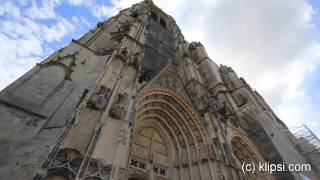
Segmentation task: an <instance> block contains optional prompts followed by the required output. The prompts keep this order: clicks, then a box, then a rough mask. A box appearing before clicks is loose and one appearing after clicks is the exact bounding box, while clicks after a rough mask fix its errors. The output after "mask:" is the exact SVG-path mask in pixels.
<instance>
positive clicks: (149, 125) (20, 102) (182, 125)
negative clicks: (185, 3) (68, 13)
mask: <svg viewBox="0 0 320 180" xmlns="http://www.w3.org/2000/svg"><path fill="white" fill-rule="evenodd" d="M203 28H205V27H203ZM0 130H1V131H0V179H3V180H24V179H34V180H247V179H250V180H251V179H252V180H256V179H257V180H260V179H261V180H264V179H266V180H269V179H281V180H291V179H297V180H300V179H306V180H307V179H312V180H316V179H320V173H319V172H320V168H319V167H318V166H314V165H312V167H311V170H310V171H288V170H281V171H276V172H272V173H271V172H270V171H269V170H258V169H256V171H250V170H249V171H247V170H248V169H244V165H246V164H251V165H253V166H258V164H259V163H268V164H283V165H289V164H308V163H309V162H307V160H306V158H305V156H304V155H303V153H301V152H300V151H299V149H298V148H297V147H296V146H295V145H294V141H295V140H297V138H295V137H294V136H293V134H292V133H290V131H289V130H288V128H287V126H286V125H285V124H284V123H283V122H282V121H281V120H280V119H279V118H278V117H277V115H276V114H275V113H274V112H273V110H272V109H271V108H270V106H268V104H267V103H266V101H265V100H264V99H263V97H262V96H261V95H260V94H259V93H258V92H257V91H255V90H254V89H253V88H251V87H250V85H249V84H247V83H246V81H245V80H244V79H243V78H241V77H238V75H237V74H236V73H235V72H234V70H233V69H232V68H231V67H228V66H226V65H218V64H216V63H215V62H214V61H213V60H212V59H210V57H209V56H208V55H207V53H206V50H205V48H204V46H203V45H202V44H201V43H200V42H188V41H186V40H185V39H184V36H183V35H182V33H181V31H180V29H179V27H178V25H177V24H176V22H175V20H174V19H173V18H172V17H171V16H170V15H168V14H166V13H165V12H163V11H162V10H161V9H160V8H158V7H157V6H156V5H155V4H154V3H153V2H152V1H151V0H144V1H142V2H140V3H137V4H134V5H132V6H131V7H130V8H127V9H123V10H121V11H120V12H119V13H118V14H117V15H115V16H113V17H111V18H109V19H108V20H105V21H102V22H99V23H98V24H97V26H96V27H94V28H92V29H91V30H90V31H89V32H87V33H86V34H84V35H83V36H82V37H81V38H79V39H77V40H72V41H71V42H70V43H69V44H68V45H67V46H66V47H63V48H61V49H60V50H58V51H56V52H55V53H53V54H52V55H50V56H49V57H47V58H46V59H44V60H43V61H42V62H41V63H38V64H36V66H35V67H34V68H32V69H31V70H30V71H28V72H27V73H26V74H24V75H23V76H22V77H20V78H19V79H17V80H16V81H14V82H13V83H12V84H10V85H9V86H8V87H6V88H5V89H4V90H2V91H1V93H0Z"/></svg>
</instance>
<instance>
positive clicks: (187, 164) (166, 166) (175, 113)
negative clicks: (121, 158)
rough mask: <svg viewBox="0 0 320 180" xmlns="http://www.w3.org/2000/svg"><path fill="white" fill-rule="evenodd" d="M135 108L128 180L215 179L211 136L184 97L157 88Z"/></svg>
mask: <svg viewBox="0 0 320 180" xmlns="http://www.w3.org/2000/svg"><path fill="white" fill-rule="evenodd" d="M135 108H136V114H135V120H134V126H133V134H132V139H131V150H130V158H129V167H128V169H129V173H128V178H140V179H144V178H147V179H184V180H188V179H212V173H211V169H210V165H209V161H210V160H211V159H212V158H213V149H212V145H211V144H210V142H209V141H208V138H207V137H208V135H207V134H208V132H207V130H206V129H205V128H204V127H203V125H202V124H201V123H200V120H199V118H198V116H197V113H196V112H195V110H194V109H193V108H192V106H191V105H190V104H189V102H188V101H186V100H185V98H184V97H183V96H182V95H181V94H179V93H177V92H176V91H172V90H169V89H167V88H164V87H162V86H158V85H154V86H152V87H151V88H148V89H146V90H145V91H144V92H143V94H140V95H139V96H138V97H137V98H136V104H135Z"/></svg>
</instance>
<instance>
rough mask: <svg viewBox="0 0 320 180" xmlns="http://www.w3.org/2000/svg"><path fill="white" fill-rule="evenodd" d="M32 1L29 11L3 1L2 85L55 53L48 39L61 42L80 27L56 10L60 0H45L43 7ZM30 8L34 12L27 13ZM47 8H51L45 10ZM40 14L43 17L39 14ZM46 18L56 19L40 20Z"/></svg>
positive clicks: (0, 40)
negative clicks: (43, 21)
mask: <svg viewBox="0 0 320 180" xmlns="http://www.w3.org/2000/svg"><path fill="white" fill-rule="evenodd" d="M32 3H33V4H32V6H31V7H30V9H27V11H25V12H26V13H20V12H22V10H21V8H23V7H19V6H17V4H15V3H14V2H12V1H4V2H3V3H1V4H0V17H1V21H0V27H1V28H0V77H1V81H0V89H2V88H4V87H5V86H6V85H8V84H9V83H11V82H12V81H14V80H15V79H17V78H18V77H19V76H21V75H22V74H23V73H25V72H26V71H28V70H29V69H31V68H32V67H33V66H34V65H35V64H36V62H39V61H41V60H43V59H44V57H45V56H47V55H49V54H50V53H52V52H53V50H52V49H51V48H49V47H47V46H48V45H47V43H51V42H59V41H61V40H62V38H63V37H65V36H66V35H68V34H71V33H72V32H75V31H76V29H77V28H76V25H74V24H72V22H69V21H68V20H67V19H65V18H63V17H61V16H60V15H57V14H55V12H54V6H55V5H56V3H59V1H56V0H53V1H43V2H42V4H41V7H38V4H36V2H35V1H33V2H32ZM34 8H38V9H34ZM28 10H30V12H31V11H34V12H35V13H34V14H32V15H31V14H28ZM46 10H49V11H51V12H48V14H46V13H45V11H46ZM41 13H44V14H41ZM40 15H42V17H41V18H39V17H36V16H40ZM43 18H54V19H52V22H51V23H50V25H47V24H44V23H41V22H39V21H37V20H38V19H43ZM82 21H83V22H84V19H83V20H82Z"/></svg>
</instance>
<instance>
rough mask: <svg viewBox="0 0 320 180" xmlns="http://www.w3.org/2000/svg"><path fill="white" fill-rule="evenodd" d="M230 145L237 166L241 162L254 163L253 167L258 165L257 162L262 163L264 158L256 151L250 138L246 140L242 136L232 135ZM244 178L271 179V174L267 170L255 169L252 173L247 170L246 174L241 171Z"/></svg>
mask: <svg viewBox="0 0 320 180" xmlns="http://www.w3.org/2000/svg"><path fill="white" fill-rule="evenodd" d="M231 147H232V152H233V154H234V156H235V157H236V158H237V160H238V163H239V166H240V167H241V165H242V164H243V163H246V164H249V163H250V164H252V163H254V164H255V167H258V165H259V163H264V159H263V158H262V156H261V155H260V154H259V152H257V150H256V148H255V147H254V145H253V144H252V143H250V140H247V139H246V138H244V137H240V136H234V137H232V139H231ZM241 174H242V175H243V176H244V177H245V178H246V179H273V177H272V175H271V174H270V173H269V172H260V171H258V170H256V171H255V172H254V173H252V172H249V173H246V174H243V173H241Z"/></svg>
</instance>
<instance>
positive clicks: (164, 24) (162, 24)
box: [160, 18, 166, 28]
mask: <svg viewBox="0 0 320 180" xmlns="http://www.w3.org/2000/svg"><path fill="white" fill-rule="evenodd" d="M160 25H161V26H162V27H164V28H166V22H165V21H164V20H163V19H162V18H160Z"/></svg>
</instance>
